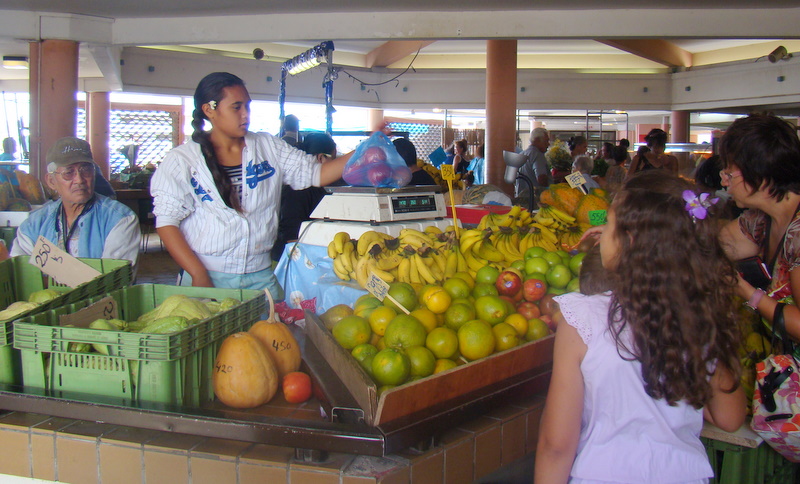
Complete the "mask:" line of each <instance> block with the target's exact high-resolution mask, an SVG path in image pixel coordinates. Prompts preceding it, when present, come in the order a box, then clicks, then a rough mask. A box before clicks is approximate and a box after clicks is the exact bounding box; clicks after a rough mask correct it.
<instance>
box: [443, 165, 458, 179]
mask: <svg viewBox="0 0 800 484" xmlns="http://www.w3.org/2000/svg"><path fill="white" fill-rule="evenodd" d="M439 170H441V172H442V179H443V180H455V179H456V172H455V171H454V170H453V165H442V166H440V167H439Z"/></svg>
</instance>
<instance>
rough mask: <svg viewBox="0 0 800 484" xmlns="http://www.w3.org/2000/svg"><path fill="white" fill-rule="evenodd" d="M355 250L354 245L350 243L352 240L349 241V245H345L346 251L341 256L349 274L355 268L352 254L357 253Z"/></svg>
mask: <svg viewBox="0 0 800 484" xmlns="http://www.w3.org/2000/svg"><path fill="white" fill-rule="evenodd" d="M355 250H356V248H355V246H354V245H353V243H352V242H351V241H350V239H347V243H345V244H344V250H342V253H341V255H340V256H339V257H341V258H342V265H343V266H344V268H345V270H346V271H347V272H350V271H352V270H353V267H354V266H353V258H352V254H353V252H355Z"/></svg>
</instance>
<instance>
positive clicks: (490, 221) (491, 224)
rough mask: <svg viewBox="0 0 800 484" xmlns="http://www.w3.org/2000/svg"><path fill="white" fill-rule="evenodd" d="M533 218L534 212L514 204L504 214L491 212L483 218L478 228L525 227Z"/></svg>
mask: <svg viewBox="0 0 800 484" xmlns="http://www.w3.org/2000/svg"><path fill="white" fill-rule="evenodd" d="M532 220H533V214H532V213H531V212H529V211H528V210H527V209H525V208H522V207H521V206H519V205H514V206H512V207H511V210H509V211H508V212H506V213H504V214H499V213H494V212H489V213H487V214H486V215H484V216H483V217H482V218H481V221H480V222H479V223H478V230H483V229H494V228H495V227H525V226H527V225H529V224H530V223H531V222H532Z"/></svg>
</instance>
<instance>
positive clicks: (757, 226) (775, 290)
mask: <svg viewBox="0 0 800 484" xmlns="http://www.w3.org/2000/svg"><path fill="white" fill-rule="evenodd" d="M768 222H769V216H768V215H767V214H765V213H764V212H762V211H761V210H756V209H750V210H747V211H746V212H744V213H743V214H742V215H741V216H740V217H739V228H740V229H741V230H742V233H743V234H744V235H745V236H746V237H747V238H748V239H750V240H752V241H753V242H754V243H756V244H757V245H758V246H759V247H761V248H762V249H761V253H760V254H759V255H760V256H761V257H762V258H763V259H764V260H767V259H766V254H765V253H764V252H765V251H764V246H765V245H766V237H767V233H768V231H769V223H768ZM777 252H778V253H777V254H776V255H775V256H774V257H773V259H774V262H773V261H770V263H771V265H770V263H768V268H769V270H770V272H771V273H772V282H771V283H770V285H769V288H768V290H767V294H768V295H769V296H770V297H771V298H773V299H776V300H778V301H781V300H784V299H785V298H787V297H791V296H792V283H791V280H790V277H789V272H791V271H792V269H794V268H795V267H797V266H800V213H795V216H794V219H793V220H792V221H791V222H790V223H789V226H788V227H787V228H786V234H785V236H784V240H783V243H782V244H779V246H778V251H777Z"/></svg>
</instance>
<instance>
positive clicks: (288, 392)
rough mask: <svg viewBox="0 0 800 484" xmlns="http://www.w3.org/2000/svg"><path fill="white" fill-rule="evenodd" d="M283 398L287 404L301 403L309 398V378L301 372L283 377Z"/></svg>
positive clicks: (294, 372)
mask: <svg viewBox="0 0 800 484" xmlns="http://www.w3.org/2000/svg"><path fill="white" fill-rule="evenodd" d="M283 396H284V397H285V398H286V401H287V402H289V403H303V402H305V401H306V400H308V399H309V398H311V377H309V376H308V375H307V374H305V373H303V372H302V371H293V372H291V373H287V374H286V376H284V377H283Z"/></svg>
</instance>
